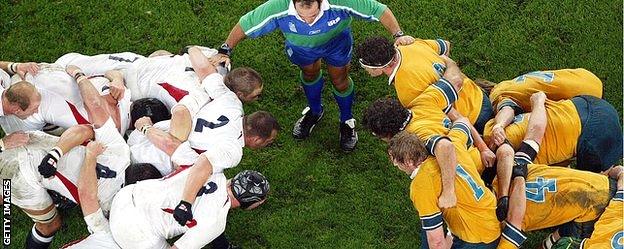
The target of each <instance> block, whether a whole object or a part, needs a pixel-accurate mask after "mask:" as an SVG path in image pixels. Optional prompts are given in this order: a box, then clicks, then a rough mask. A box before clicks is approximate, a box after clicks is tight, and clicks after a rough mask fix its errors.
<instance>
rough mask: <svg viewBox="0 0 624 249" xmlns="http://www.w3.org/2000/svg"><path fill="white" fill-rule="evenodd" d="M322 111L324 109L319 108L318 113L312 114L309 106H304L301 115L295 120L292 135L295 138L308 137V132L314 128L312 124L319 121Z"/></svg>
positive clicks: (314, 124)
mask: <svg viewBox="0 0 624 249" xmlns="http://www.w3.org/2000/svg"><path fill="white" fill-rule="evenodd" d="M324 112H325V110H321V113H320V114H313V113H312V112H311V111H310V107H306V108H305V109H303V112H301V114H302V115H303V117H301V118H300V119H299V120H297V122H296V123H295V127H294V128H293V132H292V134H293V137H294V138H295V139H306V138H308V137H309V136H310V133H311V132H312V129H314V126H316V124H317V123H318V122H319V121H321V118H322V117H323V113H324Z"/></svg>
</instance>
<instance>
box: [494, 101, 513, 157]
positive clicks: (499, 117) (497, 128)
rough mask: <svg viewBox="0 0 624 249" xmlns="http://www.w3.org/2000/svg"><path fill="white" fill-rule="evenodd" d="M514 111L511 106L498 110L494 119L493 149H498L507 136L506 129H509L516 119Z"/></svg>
mask: <svg viewBox="0 0 624 249" xmlns="http://www.w3.org/2000/svg"><path fill="white" fill-rule="evenodd" d="M514 115H515V114H514V109H513V108H512V107H510V106H503V107H501V108H500V109H499V110H498V113H496V116H495V117H494V126H492V135H491V143H492V147H493V148H495V147H498V146H500V145H501V144H502V143H503V142H505V139H507V136H506V135H505V127H507V126H508V125H509V124H511V122H513V119H514Z"/></svg>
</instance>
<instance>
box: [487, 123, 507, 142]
mask: <svg viewBox="0 0 624 249" xmlns="http://www.w3.org/2000/svg"><path fill="white" fill-rule="evenodd" d="M505 139H507V135H505V128H503V126H502V125H500V124H495V125H494V127H492V136H491V138H490V140H491V142H492V143H493V145H494V146H495V147H498V146H500V145H501V144H503V143H504V142H505ZM490 148H491V146H490Z"/></svg>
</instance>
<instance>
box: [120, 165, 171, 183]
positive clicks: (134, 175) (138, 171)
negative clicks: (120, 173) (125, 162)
mask: <svg viewBox="0 0 624 249" xmlns="http://www.w3.org/2000/svg"><path fill="white" fill-rule="evenodd" d="M125 175H126V176H125V179H124V180H125V181H124V185H125V186H128V185H130V184H135V183H136V182H138V181H143V180H149V179H158V178H161V177H162V175H161V174H160V171H158V169H156V167H154V165H152V164H150V163H135V164H131V165H130V166H128V168H126V173H125Z"/></svg>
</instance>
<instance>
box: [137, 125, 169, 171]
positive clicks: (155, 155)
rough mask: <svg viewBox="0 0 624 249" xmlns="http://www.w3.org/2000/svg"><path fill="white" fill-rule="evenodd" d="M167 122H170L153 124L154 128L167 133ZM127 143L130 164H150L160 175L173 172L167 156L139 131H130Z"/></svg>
mask: <svg viewBox="0 0 624 249" xmlns="http://www.w3.org/2000/svg"><path fill="white" fill-rule="evenodd" d="M169 122H170V120H164V121H160V122H158V123H156V124H154V128H157V129H160V130H163V131H169ZM127 142H128V146H130V161H132V163H150V164H152V165H154V167H156V169H158V171H159V172H160V174H162V175H167V174H169V173H171V171H172V170H173V165H172V163H171V158H170V157H169V155H167V153H165V152H163V151H162V150H160V149H158V148H157V147H156V146H155V145H154V144H152V142H151V141H149V139H147V137H146V136H145V135H144V134H143V133H141V132H140V131H138V130H134V131H132V133H130V136H128V141H127Z"/></svg>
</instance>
